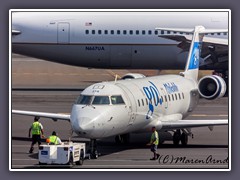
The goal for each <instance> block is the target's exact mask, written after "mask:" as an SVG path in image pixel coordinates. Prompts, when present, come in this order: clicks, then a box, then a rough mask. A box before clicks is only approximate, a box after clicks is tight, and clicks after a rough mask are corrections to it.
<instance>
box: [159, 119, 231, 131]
mask: <svg viewBox="0 0 240 180" xmlns="http://www.w3.org/2000/svg"><path fill="white" fill-rule="evenodd" d="M161 125H162V129H166V130H173V129H185V128H195V127H204V126H208V127H209V126H210V127H211V126H220V125H228V120H227V119H224V120H177V121H161Z"/></svg>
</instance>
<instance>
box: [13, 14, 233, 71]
mask: <svg viewBox="0 0 240 180" xmlns="http://www.w3.org/2000/svg"><path fill="white" fill-rule="evenodd" d="M12 12H13V13H12V51H13V52H14V53H18V54H23V55H27V56H31V57H36V58H40V59H45V60H48V61H53V62H58V63H63V64H69V65H74V66H83V67H90V68H111V69H114V68H124V69H160V70H161V69H183V68H184V66H185V64H186V59H187V55H188V50H189V48H190V43H191V36H189V33H184V32H183V34H181V33H180V34H178V33H177V32H176V31H167V30H161V31H157V30H155V25H156V24H158V25H159V26H161V27H171V28H179V27H182V28H192V27H194V26H196V25H199V24H201V25H203V26H204V27H206V28H208V29H228V19H229V11H221V12H220V11H215V12H206V11H205V12H203V11H202V12H201V11H199V12H176V11H172V12H164V11H159V10H158V11H153V12H146V11H145V12H144V11H142V12H141V11H135V12H129V11H127V12H123V11H115V12H114V11H109V12H107V11H106V12H96V10H95V11H91V12H16V13H14V12H15V11H12ZM173 34H174V36H172V35H173ZM159 35H170V36H171V38H169V39H166V38H159V37H158V36H159ZM183 35H184V36H183ZM200 68H202V69H213V70H216V72H221V73H223V74H225V75H227V70H228V34H227V33H209V34H208V35H206V36H205V37H204V39H203V47H202V52H201V60H200Z"/></svg>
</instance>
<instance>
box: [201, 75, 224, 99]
mask: <svg viewBox="0 0 240 180" xmlns="http://www.w3.org/2000/svg"><path fill="white" fill-rule="evenodd" d="M226 89H227V86H226V83H225V81H224V79H223V78H221V77H220V76H216V75H212V76H205V77H203V78H201V79H200V80H199V82H198V92H199V94H200V95H201V96H202V97H203V98H205V99H209V100H213V99H217V98H221V97H223V96H224V95H225V92H226Z"/></svg>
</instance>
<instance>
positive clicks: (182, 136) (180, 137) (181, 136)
mask: <svg viewBox="0 0 240 180" xmlns="http://www.w3.org/2000/svg"><path fill="white" fill-rule="evenodd" d="M188 135H189V134H188V133H187V132H185V131H184V130H182V133H181V130H180V129H177V130H176V131H175V132H174V133H173V144H174V145H175V146H178V145H179V143H180V141H181V144H182V146H186V145H187V143H188ZM192 137H193V136H192Z"/></svg>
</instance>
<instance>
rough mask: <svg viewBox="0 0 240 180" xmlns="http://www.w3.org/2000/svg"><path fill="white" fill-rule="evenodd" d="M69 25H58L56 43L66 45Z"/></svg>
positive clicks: (68, 36) (68, 37)
mask: <svg viewBox="0 0 240 180" xmlns="http://www.w3.org/2000/svg"><path fill="white" fill-rule="evenodd" d="M69 31H70V24H69V23H65V22H64V23H58V43H59V44H68V43H69V41H70V40H69V39H70V33H69Z"/></svg>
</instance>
